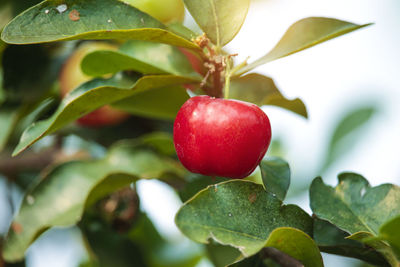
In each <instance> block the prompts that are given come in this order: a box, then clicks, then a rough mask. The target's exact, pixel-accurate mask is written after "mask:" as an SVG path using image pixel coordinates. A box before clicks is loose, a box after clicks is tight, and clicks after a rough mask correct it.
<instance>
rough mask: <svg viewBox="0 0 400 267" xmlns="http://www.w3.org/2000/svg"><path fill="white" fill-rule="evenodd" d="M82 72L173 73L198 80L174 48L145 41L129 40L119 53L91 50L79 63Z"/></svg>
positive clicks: (188, 63) (198, 77)
mask: <svg viewBox="0 0 400 267" xmlns="http://www.w3.org/2000/svg"><path fill="white" fill-rule="evenodd" d="M81 67H82V71H83V72H84V73H85V74H87V75H90V76H102V75H104V74H109V73H116V72H119V71H122V70H134V71H137V72H140V73H144V74H175V75H178V76H185V77H189V78H193V79H194V80H195V81H196V80H197V81H201V79H202V78H201V77H200V75H199V74H197V73H195V72H194V71H193V69H192V66H191V65H190V62H189V60H188V59H187V57H186V56H185V55H184V54H183V53H182V52H181V51H180V50H179V49H178V48H177V47H174V46H170V45H166V44H159V43H154V42H148V41H129V42H127V43H125V44H123V45H122V46H121V47H120V49H119V51H105V50H104V51H95V52H92V53H90V54H88V55H86V57H85V58H84V59H83V60H82V63H81Z"/></svg>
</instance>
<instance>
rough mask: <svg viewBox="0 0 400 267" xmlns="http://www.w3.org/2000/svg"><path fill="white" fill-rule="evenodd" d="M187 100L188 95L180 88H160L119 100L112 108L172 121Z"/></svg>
mask: <svg viewBox="0 0 400 267" xmlns="http://www.w3.org/2000/svg"><path fill="white" fill-rule="evenodd" d="M166 99H168V101H166ZM188 99H189V95H188V94H187V93H186V90H185V89H184V88H183V87H181V86H175V87H168V88H166V87H162V88H154V89H150V90H147V91H145V92H141V93H138V94H136V95H134V96H132V97H128V98H125V99H123V100H120V101H118V102H116V103H114V104H112V106H113V107H116V108H118V109H121V110H124V111H127V112H129V113H132V114H135V115H140V116H144V117H149V118H156V119H169V120H173V119H175V117H176V114H177V113H178V111H179V109H180V108H181V106H182V105H183V104H184V103H185V102H186V100H188Z"/></svg>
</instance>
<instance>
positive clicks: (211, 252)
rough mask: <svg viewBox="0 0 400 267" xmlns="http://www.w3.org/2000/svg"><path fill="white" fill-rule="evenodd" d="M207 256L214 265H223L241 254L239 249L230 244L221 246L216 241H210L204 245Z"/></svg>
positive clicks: (220, 266) (223, 266)
mask: <svg viewBox="0 0 400 267" xmlns="http://www.w3.org/2000/svg"><path fill="white" fill-rule="evenodd" d="M206 249H207V256H208V258H209V259H210V261H211V262H212V263H213V266H215V267H225V266H227V265H229V264H231V263H233V262H236V260H237V259H238V258H239V257H240V256H241V255H242V254H241V253H240V251H239V250H237V249H235V248H233V247H231V246H223V245H221V244H218V243H216V242H213V241H212V242H210V243H209V244H207V245H206Z"/></svg>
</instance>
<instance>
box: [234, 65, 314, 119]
mask: <svg viewBox="0 0 400 267" xmlns="http://www.w3.org/2000/svg"><path fill="white" fill-rule="evenodd" d="M229 97H230V98H233V99H238V100H242V101H247V102H251V103H254V104H256V105H259V106H262V105H273V106H278V107H281V108H284V109H287V110H290V111H292V112H294V113H296V114H299V115H300V116H303V117H305V118H307V110H306V107H305V105H304V103H303V101H301V100H300V99H299V98H296V99H294V100H289V99H287V98H285V97H284V96H283V95H282V94H281V92H280V91H279V89H278V88H277V87H276V85H275V83H274V81H273V80H272V79H271V78H269V77H266V76H264V75H261V74H257V73H251V74H248V75H245V76H242V77H233V78H232V80H231V86H230V91H229Z"/></svg>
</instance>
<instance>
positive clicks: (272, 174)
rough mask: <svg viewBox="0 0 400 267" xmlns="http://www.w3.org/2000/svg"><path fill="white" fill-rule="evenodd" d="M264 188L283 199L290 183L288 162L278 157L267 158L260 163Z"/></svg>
mask: <svg viewBox="0 0 400 267" xmlns="http://www.w3.org/2000/svg"><path fill="white" fill-rule="evenodd" d="M260 169H261V175H262V180H263V183H264V186H265V190H267V191H268V192H271V193H272V194H275V195H276V197H277V198H279V199H280V200H282V201H283V200H284V199H285V196H286V193H287V190H288V189H289V185H290V168H289V164H288V163H287V162H286V161H284V160H283V159H280V158H275V157H273V158H268V159H266V160H263V161H261V163H260Z"/></svg>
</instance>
